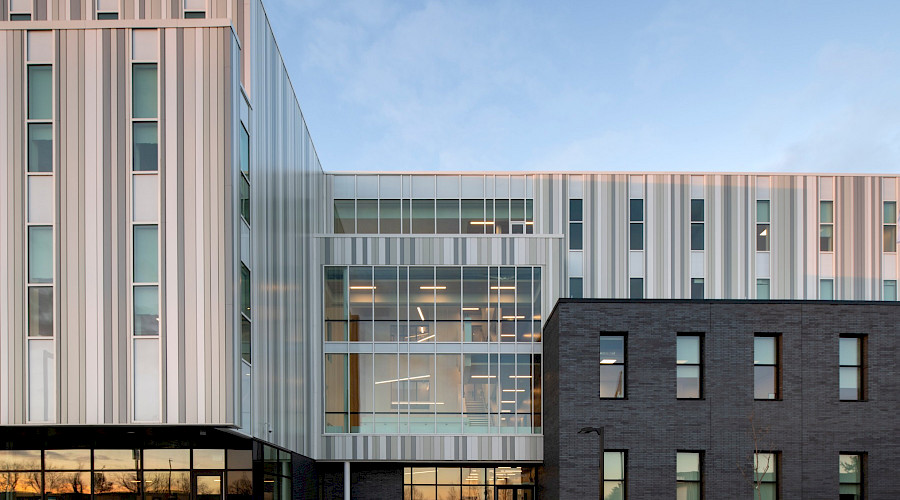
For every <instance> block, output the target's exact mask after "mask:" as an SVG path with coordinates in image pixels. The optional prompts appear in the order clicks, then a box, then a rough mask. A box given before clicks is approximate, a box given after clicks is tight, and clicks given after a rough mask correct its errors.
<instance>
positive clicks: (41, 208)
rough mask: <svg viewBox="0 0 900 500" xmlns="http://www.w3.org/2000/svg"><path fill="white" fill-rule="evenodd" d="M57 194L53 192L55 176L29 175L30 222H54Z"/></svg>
mask: <svg viewBox="0 0 900 500" xmlns="http://www.w3.org/2000/svg"><path fill="white" fill-rule="evenodd" d="M55 205H56V196H55V195H54V193H53V176H51V175H31V176H28V222H31V223H35V224H52V223H53V207H54V206H55Z"/></svg>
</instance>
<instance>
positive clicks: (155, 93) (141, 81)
mask: <svg viewBox="0 0 900 500" xmlns="http://www.w3.org/2000/svg"><path fill="white" fill-rule="evenodd" d="M131 75H132V79H131V102H132V113H133V114H132V116H133V117H134V118H156V117H157V114H158V111H157V103H158V101H159V89H158V87H159V85H158V83H157V69H156V64H155V63H141V64H133V65H132V66H131Z"/></svg>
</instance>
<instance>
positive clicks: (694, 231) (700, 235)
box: [691, 198, 705, 250]
mask: <svg viewBox="0 0 900 500" xmlns="http://www.w3.org/2000/svg"><path fill="white" fill-rule="evenodd" d="M704 220H705V214H704V207H703V200H702V199H696V198H695V199H692V200H691V250H703V248H704V229H703V222H704Z"/></svg>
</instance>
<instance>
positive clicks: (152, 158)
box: [133, 122, 159, 172]
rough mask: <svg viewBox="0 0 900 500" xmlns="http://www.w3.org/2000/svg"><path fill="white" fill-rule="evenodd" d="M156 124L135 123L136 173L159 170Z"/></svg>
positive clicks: (134, 165) (134, 167)
mask: <svg viewBox="0 0 900 500" xmlns="http://www.w3.org/2000/svg"><path fill="white" fill-rule="evenodd" d="M156 129H157V124H156V122H135V123H134V162H133V169H134V171H136V172H153V171H157V170H159V139H158V137H157V130H156Z"/></svg>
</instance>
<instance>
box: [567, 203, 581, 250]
mask: <svg viewBox="0 0 900 500" xmlns="http://www.w3.org/2000/svg"><path fill="white" fill-rule="evenodd" d="M582 201H583V200H569V250H582V249H583V248H584V247H583V242H582V234H583V228H582V224H583V213H582Z"/></svg>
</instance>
